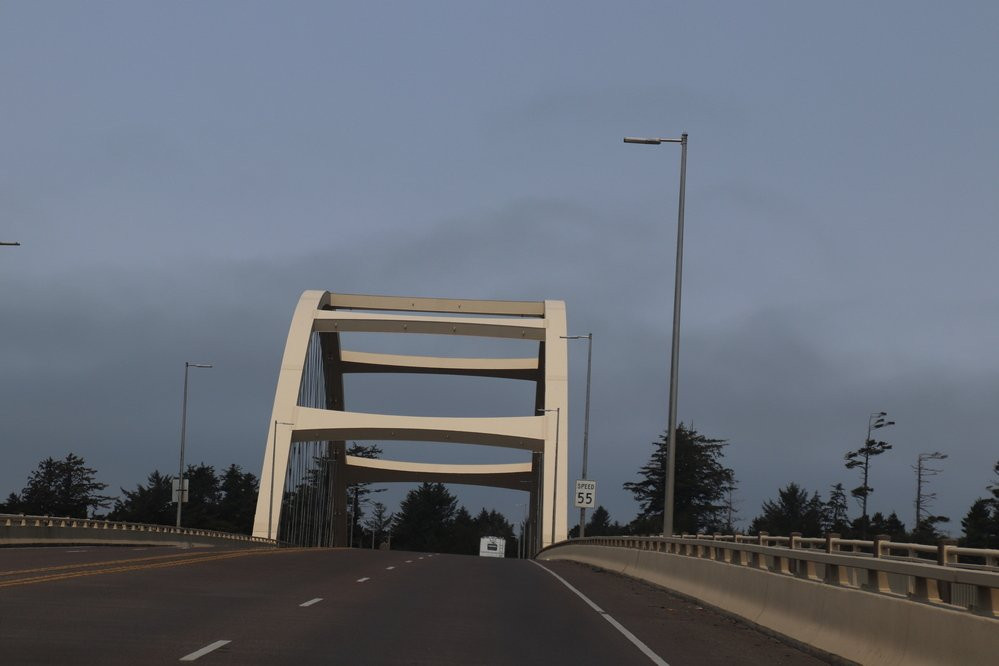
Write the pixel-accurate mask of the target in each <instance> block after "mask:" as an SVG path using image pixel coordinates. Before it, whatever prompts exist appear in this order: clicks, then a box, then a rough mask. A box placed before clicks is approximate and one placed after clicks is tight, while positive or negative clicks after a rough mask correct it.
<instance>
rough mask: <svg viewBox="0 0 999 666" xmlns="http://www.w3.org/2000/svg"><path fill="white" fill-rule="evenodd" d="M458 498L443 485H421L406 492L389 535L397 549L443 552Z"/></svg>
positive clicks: (447, 542)
mask: <svg viewBox="0 0 999 666" xmlns="http://www.w3.org/2000/svg"><path fill="white" fill-rule="evenodd" d="M457 507H458V499H457V498H456V497H455V496H454V495H452V494H451V493H449V492H448V491H447V488H445V487H444V484H443V483H422V484H420V486H419V487H418V488H416V489H414V490H410V491H409V492H408V493H406V497H405V499H403V500H402V503H401V504H400V506H399V513H398V514H397V515H396V517H395V525H394V526H393V529H392V534H394V535H395V542H396V544H398V547H399V549H401V550H420V551H430V552H436V553H440V552H446V548H447V546H448V544H449V536H450V534H449V532H450V529H451V525H452V523H453V522H454V517H455V511H457Z"/></svg>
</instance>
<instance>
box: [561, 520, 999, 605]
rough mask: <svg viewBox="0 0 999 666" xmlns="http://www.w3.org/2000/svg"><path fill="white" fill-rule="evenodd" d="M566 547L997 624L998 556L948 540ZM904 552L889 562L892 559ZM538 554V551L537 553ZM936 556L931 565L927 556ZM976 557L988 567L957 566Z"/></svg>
mask: <svg viewBox="0 0 999 666" xmlns="http://www.w3.org/2000/svg"><path fill="white" fill-rule="evenodd" d="M567 545H594V546H613V547H617V548H632V549H636V550H651V551H657V552H662V553H668V554H672V555H680V556H684V557H697V558H701V559H708V560H713V561H716V562H721V563H724V564H729V565H732V566H741V567H750V568H753V569H758V570H762V571H766V572H769V573H771V574H775V575H783V576H795V577H798V578H802V579H805V580H809V581H813V582H819V583H824V584H827V585H834V586H838V587H844V588H852V589H857V590H864V591H867V592H874V593H877V594H885V595H891V596H895V597H901V598H906V599H909V600H912V601H916V602H922V603H928V604H933V605H940V606H946V607H948V608H951V609H956V610H964V611H968V612H973V613H975V614H980V615H984V616H986V617H991V618H996V619H999V567H997V566H996V565H997V563H999V550H987V549H979V548H960V547H958V546H957V545H956V544H954V543H952V542H950V541H949V540H946V541H944V542H942V543H941V544H940V545H938V546H926V545H924V544H909V543H892V542H890V541H888V540H887V539H883V538H880V537H879V538H875V539H874V540H872V541H863V540H856V539H840V538H838V537H836V536H834V535H829V536H827V537H826V538H824V539H814V538H802V537H801V536H799V535H792V536H790V537H784V536H770V535H768V534H760V535H759V536H752V537H751V536H743V535H705V534H700V535H682V536H676V537H634V536H621V537H585V538H582V539H573V540H571V541H562V542H560V543H557V544H554V545H551V546H549V547H548V548H546V549H544V550H550V549H553V548H558V547H560V546H567ZM892 551H895V552H904V553H906V554H905V555H902V556H893V555H891V554H890V553H891V552H892ZM542 552H543V551H542ZM928 554H935V555H936V557H935V561H931V560H929V558H927V557H925V556H926V555H928ZM962 557H964V558H965V559H970V558H975V559H976V560H978V561H984V562H985V564H976V563H969V562H961V561H959V560H960V558H962Z"/></svg>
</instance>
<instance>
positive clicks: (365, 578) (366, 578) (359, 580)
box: [357, 576, 371, 583]
mask: <svg viewBox="0 0 999 666" xmlns="http://www.w3.org/2000/svg"><path fill="white" fill-rule="evenodd" d="M366 580H371V579H370V578H369V577H367V576H365V577H364V578H358V579H357V582H358V583H363V582H364V581H366Z"/></svg>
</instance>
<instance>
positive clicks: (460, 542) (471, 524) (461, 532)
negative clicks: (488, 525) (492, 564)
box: [444, 507, 479, 555]
mask: <svg viewBox="0 0 999 666" xmlns="http://www.w3.org/2000/svg"><path fill="white" fill-rule="evenodd" d="M444 552H447V553H456V554H459V555H478V554H479V527H478V525H477V524H476V522H475V518H473V517H472V514H470V513H469V512H468V509H466V508H465V507H461V508H459V509H458V511H456V512H455V514H454V520H453V521H452V522H451V530H450V533H449V534H448V539H447V545H446V546H445V550H444Z"/></svg>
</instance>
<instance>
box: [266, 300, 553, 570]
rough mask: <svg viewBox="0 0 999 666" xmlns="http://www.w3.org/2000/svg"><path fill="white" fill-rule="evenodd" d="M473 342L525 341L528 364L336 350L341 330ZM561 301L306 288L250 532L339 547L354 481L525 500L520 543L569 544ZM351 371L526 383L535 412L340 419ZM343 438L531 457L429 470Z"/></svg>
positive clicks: (280, 378) (523, 360) (344, 415)
mask: <svg viewBox="0 0 999 666" xmlns="http://www.w3.org/2000/svg"><path fill="white" fill-rule="evenodd" d="M348 332H349V333H354V332H365V333H399V334H414V333H419V334H431V335H442V336H447V335H471V336H479V337H491V338H508V339H521V340H533V341H536V342H537V343H538V353H537V356H535V357H530V358H503V359H494V358H442V357H430V356H400V355H392V354H374V353H368V352H357V351H350V350H345V349H343V348H342V346H341V336H340V334H341V333H348ZM565 334H566V323H565V304H564V303H563V302H562V301H467V300H458V299H437V298H406V297H395V296H363V295H354V294H335V293H331V292H327V291H306V292H304V293H303V294H302V296H301V298H300V299H299V302H298V306H297V307H296V309H295V314H294V316H293V318H292V322H291V328H290V330H289V332H288V340H287V343H286V345H285V349H284V357H283V359H282V361H281V371H280V374H279V376H278V383H277V390H276V392H275V396H274V408H273V411H272V413H271V421H270V427H269V433H268V437H267V447H266V450H265V453H264V460H263V465H262V469H261V474H260V492H259V495H258V498H257V510H256V515H255V519H254V523H253V535H254V536H256V537H266V538H271V539H277V538H282V539H285V540H289V539H288V535H289V534H294V535H295V538H293V539H290V540H294V541H296V542H298V543H305V544H313V545H333V546H343V545H347V536H346V535H347V532H348V511H349V506H348V502H347V500H348V498H347V486H348V485H350V484H353V483H364V482H374V483H384V482H410V483H412V482H421V481H434V482H438V481H439V482H442V483H457V484H471V485H481V486H492V487H497V488H508V489H515V490H523V491H526V492H528V493H529V494H530V511H529V519H528V545H529V549H530V550H531V551H536V550H538V549H540V548H542V547H544V546H547V545H549V544H551V543H553V542H555V541H561V540H563V539H565V538H566V522H567V516H566V505H567V492H568V491H567V478H568V477H567V474H566V469H567V468H568V464H567V462H568V460H567V452H568V427H567V423H568V418H567V417H568V413H567V407H568V391H567V355H566V341H565V339H564V338H563V337H562V336H564V335H565ZM349 373H422V374H445V375H467V376H477V377H495V378H505V379H520V380H525V381H533V382H535V384H536V393H535V395H536V397H535V407H536V410H537V413H535V414H529V415H523V416H514V417H507V418H446V417H414V416H398V415H392V414H368V413H361V412H351V411H347V410H346V408H345V402H344V385H343V384H344V383H343V377H344V375H345V374H349ZM348 440H379V441H391V440H396V441H404V442H409V441H431V442H447V443H463V444H478V445H485V446H497V447H507V448H514V449H521V450H524V451H530V453H531V460H530V462H524V463H512V464H492V465H456V464H427V463H413V462H403V461H395V460H384V459H370V458H362V457H358V456H353V455H348V453H347V447H346V443H347V441H348Z"/></svg>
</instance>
